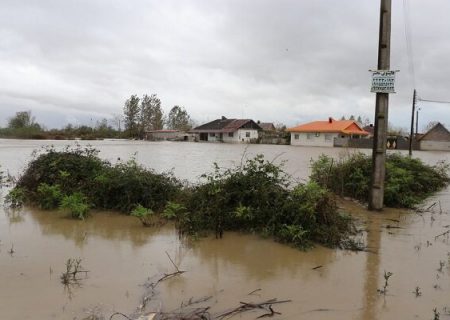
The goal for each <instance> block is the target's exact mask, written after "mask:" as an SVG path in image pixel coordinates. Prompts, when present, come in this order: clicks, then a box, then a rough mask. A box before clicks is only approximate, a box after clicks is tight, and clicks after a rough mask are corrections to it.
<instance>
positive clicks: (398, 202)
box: [6, 147, 450, 247]
mask: <svg viewBox="0 0 450 320" xmlns="http://www.w3.org/2000/svg"><path fill="white" fill-rule="evenodd" d="M370 170H371V159H370V158H369V157H368V156H365V155H363V154H359V153H357V154H354V155H351V156H348V157H346V158H342V159H339V160H334V159H332V158H330V157H327V156H321V157H320V158H319V159H318V160H317V161H314V162H312V175H311V181H310V182H308V183H306V184H294V183H293V182H292V179H291V178H290V177H289V176H288V175H287V174H286V173H285V172H284V171H283V168H282V165H276V164H274V163H272V162H269V161H266V160H265V159H264V158H263V156H261V155H258V156H256V157H255V158H253V159H249V160H247V161H245V162H244V163H243V164H242V165H240V166H239V167H235V168H232V169H222V168H220V167H218V166H217V165H215V168H214V171H213V172H212V173H210V174H205V175H203V176H202V182H201V183H198V184H195V185H189V184H186V183H182V182H180V181H179V180H178V179H176V178H175V177H174V176H173V175H172V174H170V173H156V172H154V171H153V170H150V169H146V168H144V167H142V166H140V165H138V164H137V163H136V162H135V161H134V160H131V161H128V162H126V163H118V164H115V165H113V164H111V163H110V162H108V161H105V160H102V159H100V158H99V157H98V151H97V150H95V149H92V148H84V149H83V148H81V147H78V148H74V149H70V148H67V149H66V150H64V151H56V150H54V149H47V150H46V151H45V152H44V153H41V154H40V155H36V156H35V158H34V159H33V160H32V161H31V162H30V163H29V165H28V167H27V169H26V170H25V172H24V173H23V174H22V176H21V177H20V178H19V179H18V181H17V183H16V185H15V187H14V188H13V189H12V191H11V192H10V193H9V194H8V196H7V199H6V201H7V203H9V205H10V206H12V207H16V206H20V205H21V204H23V203H25V204H31V205H37V206H39V207H40V208H42V209H47V210H50V209H56V208H60V209H63V210H67V211H68V212H70V213H71V215H72V216H73V217H75V218H79V219H84V218H85V217H86V216H87V215H88V213H89V211H90V210H91V209H109V210H117V211H121V212H124V213H126V214H131V215H133V216H136V217H137V218H139V219H140V220H141V221H142V223H143V224H144V225H146V226H153V225H157V224H159V223H161V222H162V221H166V220H174V221H175V224H176V226H177V228H178V229H179V231H180V232H181V233H185V234H188V235H205V234H207V233H208V232H213V233H215V235H216V237H221V236H222V234H223V232H224V231H228V230H235V231H245V232H255V233H258V234H261V235H265V236H270V237H273V238H275V239H276V240H278V241H281V242H285V243H289V244H292V245H294V246H297V247H307V246H309V245H311V244H312V243H314V242H316V243H321V244H324V245H327V246H341V247H342V246H354V245H355V243H354V242H352V241H351V240H350V238H349V236H350V235H351V234H352V233H353V231H354V227H353V223H352V220H351V219H350V217H349V216H347V215H345V214H343V213H341V212H339V210H338V208H337V204H336V199H335V194H338V195H342V196H349V197H352V198H355V199H359V200H362V201H367V198H368V193H369V182H370ZM447 172H448V166H447V165H445V164H443V163H441V164H438V165H436V166H428V165H425V164H424V163H422V162H421V161H420V160H418V159H412V158H409V157H404V156H401V155H398V154H393V155H389V156H388V161H387V170H386V187H385V203H386V205H388V206H392V207H407V208H411V207H413V206H415V205H417V204H419V203H420V202H421V201H423V200H424V199H425V198H426V197H427V196H429V195H430V194H432V193H433V192H436V191H438V190H440V189H441V188H443V187H445V186H447V185H448V183H449V181H450V179H449V176H448V174H447Z"/></svg>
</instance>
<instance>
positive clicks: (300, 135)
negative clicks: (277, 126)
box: [291, 132, 339, 147]
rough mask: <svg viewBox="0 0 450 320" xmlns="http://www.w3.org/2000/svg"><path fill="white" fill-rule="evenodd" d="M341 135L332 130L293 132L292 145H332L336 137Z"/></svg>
mask: <svg viewBox="0 0 450 320" xmlns="http://www.w3.org/2000/svg"><path fill="white" fill-rule="evenodd" d="M337 137H339V133H337V132H330V133H323V132H318V133H316V132H308V133H305V132H291V145H293V146H310V147H332V146H333V140H334V138H337Z"/></svg>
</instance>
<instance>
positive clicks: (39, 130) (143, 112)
mask: <svg viewBox="0 0 450 320" xmlns="http://www.w3.org/2000/svg"><path fill="white" fill-rule="evenodd" d="M192 126H193V120H192V119H191V117H190V115H189V114H188V112H187V111H186V109H185V108H183V107H180V106H178V105H176V106H174V107H172V108H171V109H170V111H169V113H168V114H167V115H166V114H165V113H164V110H163V109H162V107H161V100H160V99H159V98H158V96H157V95H156V94H151V95H147V94H144V95H143V96H142V98H139V97H138V96H137V95H131V96H130V98H129V99H127V100H126V101H125V103H124V105H123V113H122V114H115V115H112V117H111V119H107V118H103V119H100V120H97V121H96V122H95V123H93V122H92V121H91V124H90V125H86V124H83V125H76V124H72V123H69V124H67V125H66V126H65V127H64V128H61V129H46V128H45V127H44V126H43V125H41V124H39V123H38V122H36V119H35V117H34V116H33V115H32V113H31V111H19V112H16V113H15V115H14V116H12V117H11V118H9V119H8V122H7V126H6V127H5V128H0V137H4V138H19V139H56V140H58V139H76V138H80V139H85V140H92V139H103V138H132V139H144V138H145V133H146V132H148V131H151V130H161V129H164V128H166V129H171V130H181V131H186V130H189V129H191V128H192ZM122 128H123V129H124V130H122Z"/></svg>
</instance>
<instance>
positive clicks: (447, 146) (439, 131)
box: [418, 122, 450, 151]
mask: <svg viewBox="0 0 450 320" xmlns="http://www.w3.org/2000/svg"><path fill="white" fill-rule="evenodd" d="M418 140H419V143H420V150H425V151H450V132H449V131H448V130H447V129H446V128H445V127H444V125H443V124H441V123H440V122H438V123H437V124H436V125H435V126H434V127H433V128H431V129H430V130H428V131H427V132H426V133H425V134H423V135H422V136H420V137H418Z"/></svg>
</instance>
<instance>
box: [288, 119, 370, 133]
mask: <svg viewBox="0 0 450 320" xmlns="http://www.w3.org/2000/svg"><path fill="white" fill-rule="evenodd" d="M287 131H289V132H339V133H344V134H359V135H368V134H369V133H368V132H367V131H364V130H363V129H361V127H360V126H359V125H358V124H357V123H356V122H355V121H353V120H334V119H332V118H330V119H329V120H328V121H313V122H309V123H306V124H302V125H299V126H296V127H293V128H289V129H287Z"/></svg>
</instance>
